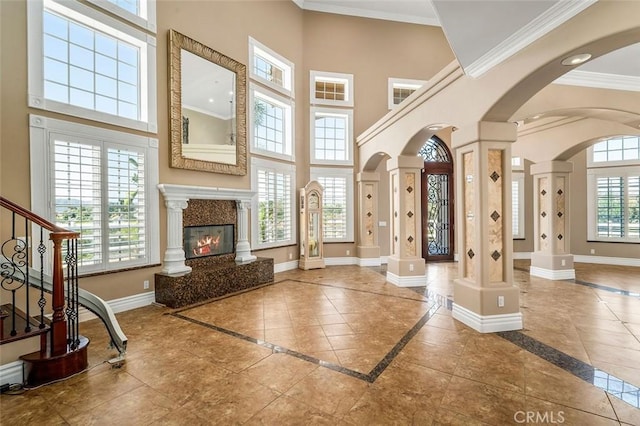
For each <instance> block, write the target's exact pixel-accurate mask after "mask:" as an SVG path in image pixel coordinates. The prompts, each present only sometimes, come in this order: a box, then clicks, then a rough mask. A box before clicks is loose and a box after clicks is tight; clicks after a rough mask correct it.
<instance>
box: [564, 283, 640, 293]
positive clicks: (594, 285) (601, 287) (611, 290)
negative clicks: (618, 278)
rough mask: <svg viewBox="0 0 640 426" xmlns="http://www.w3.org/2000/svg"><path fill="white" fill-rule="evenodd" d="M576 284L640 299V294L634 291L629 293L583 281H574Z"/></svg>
mask: <svg viewBox="0 0 640 426" xmlns="http://www.w3.org/2000/svg"><path fill="white" fill-rule="evenodd" d="M573 281H574V282H575V283H576V284H580V285H584V286H587V287H591V288H595V289H597V290H604V291H608V292H611V293H615V294H620V295H623V296H631V297H640V293H636V292H633V291H627V290H620V289H619V288H615V287H609V286H606V285H602V284H594V283H590V282H587V281H582V280H573Z"/></svg>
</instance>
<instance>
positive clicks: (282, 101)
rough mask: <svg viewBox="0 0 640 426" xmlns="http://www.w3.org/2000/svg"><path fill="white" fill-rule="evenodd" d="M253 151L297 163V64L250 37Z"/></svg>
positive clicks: (250, 111) (251, 138)
mask: <svg viewBox="0 0 640 426" xmlns="http://www.w3.org/2000/svg"><path fill="white" fill-rule="evenodd" d="M249 62H250V64H249V75H250V77H251V79H252V82H251V84H250V86H249V106H250V110H249V122H250V126H249V129H250V130H249V138H250V140H251V152H252V153H254V154H259V155H264V156H268V157H275V158H279V159H283V160H288V161H293V160H294V143H293V135H294V125H293V124H294V123H293V117H294V111H293V109H294V101H293V64H292V63H291V62H289V61H288V60H286V59H285V58H283V57H282V56H280V55H278V54H277V53H276V52H274V51H272V50H271V49H269V48H267V47H266V46H264V45H263V44H261V43H259V42H258V41H256V40H254V39H253V38H249Z"/></svg>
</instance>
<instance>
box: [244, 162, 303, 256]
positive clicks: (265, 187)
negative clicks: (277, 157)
mask: <svg viewBox="0 0 640 426" xmlns="http://www.w3.org/2000/svg"><path fill="white" fill-rule="evenodd" d="M251 165H252V167H251V170H252V188H253V190H254V191H256V192H257V193H258V196H257V197H256V198H257V201H255V202H254V205H253V207H252V209H251V214H252V216H253V220H252V222H253V227H252V232H251V235H252V239H253V242H252V245H253V247H254V248H268V247H277V246H283V245H291V244H295V243H296V238H295V235H294V230H295V220H296V217H295V215H294V212H295V197H294V193H295V190H294V185H295V166H294V165H292V164H283V163H277V162H274V161H269V160H262V159H258V158H252V161H251Z"/></svg>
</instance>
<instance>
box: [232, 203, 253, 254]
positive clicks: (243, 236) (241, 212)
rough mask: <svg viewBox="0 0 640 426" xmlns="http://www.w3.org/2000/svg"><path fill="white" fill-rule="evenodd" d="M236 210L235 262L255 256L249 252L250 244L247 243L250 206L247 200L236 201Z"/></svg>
mask: <svg viewBox="0 0 640 426" xmlns="http://www.w3.org/2000/svg"><path fill="white" fill-rule="evenodd" d="M236 206H237V212H238V244H237V245H236V262H241V263H245V262H251V261H253V260H256V259H257V257H256V256H254V255H252V254H251V244H250V243H249V237H248V235H247V234H248V232H247V231H248V230H249V213H248V208H249V207H250V206H251V204H250V202H249V201H240V200H237V201H236Z"/></svg>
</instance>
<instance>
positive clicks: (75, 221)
mask: <svg viewBox="0 0 640 426" xmlns="http://www.w3.org/2000/svg"><path fill="white" fill-rule="evenodd" d="M30 121H31V127H30V139H31V180H32V193H31V195H32V207H33V209H34V212H36V213H38V214H40V215H42V216H44V217H46V218H49V220H51V221H52V222H54V223H56V224H57V225H59V226H62V227H64V228H67V229H71V230H74V231H77V232H79V233H80V238H79V240H78V248H79V258H78V265H79V267H80V272H81V273H89V272H96V271H111V270H117V269H123V268H128V267H132V266H142V265H148V264H154V263H159V238H158V235H159V229H158V227H159V226H158V217H157V209H156V208H155V207H154V206H156V205H157V204H158V191H157V190H156V185H157V184H158V171H157V163H158V142H157V140H156V139H150V138H145V137H142V136H136V135H131V134H126V133H122V132H116V131H113V130H106V129H100V128H96V127H92V126H85V125H81V124H75V123H70V122H65V121H61V120H54V119H51V118H45V117H39V116H31V117H30ZM47 200H49V202H47ZM152 212H153V213H152Z"/></svg>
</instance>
